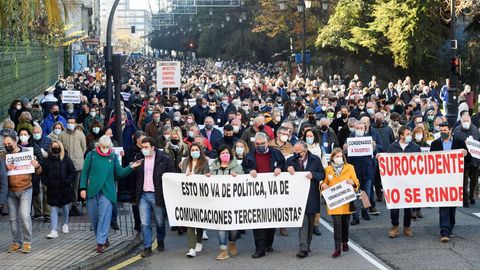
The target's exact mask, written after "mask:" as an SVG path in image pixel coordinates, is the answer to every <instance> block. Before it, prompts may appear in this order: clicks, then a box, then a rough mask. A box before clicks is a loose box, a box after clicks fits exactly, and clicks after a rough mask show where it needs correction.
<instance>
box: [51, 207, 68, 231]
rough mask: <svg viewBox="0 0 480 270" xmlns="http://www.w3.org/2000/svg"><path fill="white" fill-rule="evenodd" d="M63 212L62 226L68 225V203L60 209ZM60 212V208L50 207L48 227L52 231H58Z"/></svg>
mask: <svg viewBox="0 0 480 270" xmlns="http://www.w3.org/2000/svg"><path fill="white" fill-rule="evenodd" d="M61 209H62V212H63V224H68V213H69V212H70V203H68V204H66V205H64V206H62V207H61ZM59 211H60V207H58V206H51V207H50V226H51V228H52V230H55V231H57V230H58V225H57V223H58V212H59Z"/></svg>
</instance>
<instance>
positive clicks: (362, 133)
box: [355, 129, 365, 137]
mask: <svg viewBox="0 0 480 270" xmlns="http://www.w3.org/2000/svg"><path fill="white" fill-rule="evenodd" d="M363 135H365V131H363V130H357V129H356V130H355V136H356V137H362V136H363Z"/></svg>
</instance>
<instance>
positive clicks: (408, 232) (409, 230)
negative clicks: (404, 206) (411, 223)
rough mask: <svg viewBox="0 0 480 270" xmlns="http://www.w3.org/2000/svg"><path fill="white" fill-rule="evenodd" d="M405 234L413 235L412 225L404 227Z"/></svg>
mask: <svg viewBox="0 0 480 270" xmlns="http://www.w3.org/2000/svg"><path fill="white" fill-rule="evenodd" d="M403 234H405V236H408V237H413V230H412V228H410V227H405V228H403Z"/></svg>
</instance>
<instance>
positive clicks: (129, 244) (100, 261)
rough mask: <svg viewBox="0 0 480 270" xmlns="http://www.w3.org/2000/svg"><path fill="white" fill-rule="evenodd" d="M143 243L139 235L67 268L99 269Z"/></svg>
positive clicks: (72, 269) (81, 269)
mask: <svg viewBox="0 0 480 270" xmlns="http://www.w3.org/2000/svg"><path fill="white" fill-rule="evenodd" d="M141 243H142V239H141V238H140V237H138V236H137V237H135V238H134V239H133V240H129V241H124V242H123V243H121V244H119V245H117V246H115V247H114V248H112V249H110V250H108V251H107V252H105V253H103V254H100V255H98V256H94V257H92V258H89V259H87V260H85V261H83V262H80V263H77V264H74V265H72V266H70V267H68V268H66V269H70V270H92V269H99V268H100V267H102V266H104V265H106V264H108V263H110V262H113V261H115V260H117V259H119V258H121V257H123V256H125V255H126V254H128V253H129V252H130V251H132V250H133V249H135V248H136V247H138V246H139V245H140V244H141Z"/></svg>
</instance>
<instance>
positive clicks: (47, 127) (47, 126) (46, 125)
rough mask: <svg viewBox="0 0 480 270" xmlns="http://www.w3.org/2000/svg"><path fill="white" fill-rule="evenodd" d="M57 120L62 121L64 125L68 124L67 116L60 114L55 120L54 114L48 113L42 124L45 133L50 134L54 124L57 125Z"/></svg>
mask: <svg viewBox="0 0 480 270" xmlns="http://www.w3.org/2000/svg"><path fill="white" fill-rule="evenodd" d="M56 122H60V123H62V124H63V126H64V127H66V126H67V121H66V120H65V118H63V116H61V115H58V118H57V120H55V119H53V115H52V114H51V113H50V114H48V115H47V117H45V119H43V122H42V125H41V127H42V132H43V135H45V136H48V134H50V132H52V127H53V125H55V123H56Z"/></svg>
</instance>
